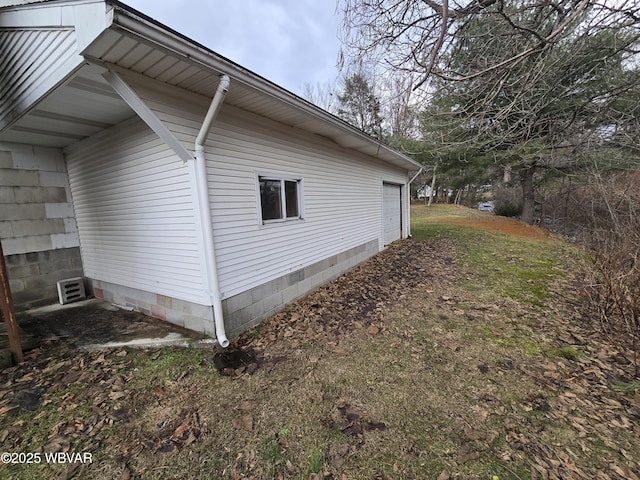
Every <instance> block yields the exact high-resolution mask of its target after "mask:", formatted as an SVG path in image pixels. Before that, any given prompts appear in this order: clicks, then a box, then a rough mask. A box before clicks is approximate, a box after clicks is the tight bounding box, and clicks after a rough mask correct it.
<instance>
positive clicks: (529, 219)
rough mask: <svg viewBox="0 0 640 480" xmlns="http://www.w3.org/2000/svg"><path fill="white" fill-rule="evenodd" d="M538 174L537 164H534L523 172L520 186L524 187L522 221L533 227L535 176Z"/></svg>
mask: <svg viewBox="0 0 640 480" xmlns="http://www.w3.org/2000/svg"><path fill="white" fill-rule="evenodd" d="M535 172H536V163H535V162H534V163H532V164H531V165H529V167H528V168H527V169H526V170H524V171H523V172H522V175H521V177H520V185H522V221H523V222H526V223H528V224H529V225H533V213H534V208H535V195H534V191H533V174H534V173H535Z"/></svg>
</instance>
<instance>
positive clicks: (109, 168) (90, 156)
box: [66, 119, 203, 303]
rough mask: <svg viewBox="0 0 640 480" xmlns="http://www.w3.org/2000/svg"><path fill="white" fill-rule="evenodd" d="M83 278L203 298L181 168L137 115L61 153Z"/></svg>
mask: <svg viewBox="0 0 640 480" xmlns="http://www.w3.org/2000/svg"><path fill="white" fill-rule="evenodd" d="M66 157H67V165H68V171H69V180H70V184H71V193H72V195H73V202H74V207H75V213H76V220H77V224H78V232H79V236H80V245H81V249H82V256H83V262H84V269H85V274H86V276H87V277H89V278H92V279H96V280H101V281H104V282H110V283H113V284H116V285H124V286H128V287H132V288H136V289H139V290H144V291H148V292H153V293H158V294H162V295H166V296H169V297H175V298H178V299H181V300H186V301H192V302H195V303H202V302H203V291H202V289H203V287H202V280H201V279H202V273H201V266H200V263H201V261H200V258H199V255H198V236H197V234H196V227H195V221H194V218H195V216H194V213H193V200H192V194H191V187H190V179H189V173H188V169H187V168H186V167H185V165H184V163H183V162H182V161H181V160H180V159H179V158H177V157H176V155H175V154H174V153H173V152H172V151H171V150H169V148H168V147H167V146H166V145H165V144H164V142H162V140H160V138H158V137H157V135H156V134H155V133H153V132H152V131H151V130H150V129H149V128H148V127H147V126H146V125H145V124H144V123H143V122H142V121H141V120H138V119H133V120H130V121H127V122H124V123H123V124H121V125H119V126H117V127H115V128H112V129H110V130H107V131H105V132H103V133H101V134H98V135H96V136H94V137H91V138H89V139H87V140H84V141H82V142H80V143H78V144H75V145H74V146H72V147H70V148H69V149H67V151H66Z"/></svg>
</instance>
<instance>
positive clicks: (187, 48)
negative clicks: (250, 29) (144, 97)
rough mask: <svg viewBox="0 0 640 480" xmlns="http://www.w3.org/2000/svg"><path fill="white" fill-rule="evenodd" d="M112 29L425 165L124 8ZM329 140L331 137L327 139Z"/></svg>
mask: <svg viewBox="0 0 640 480" xmlns="http://www.w3.org/2000/svg"><path fill="white" fill-rule="evenodd" d="M112 28H114V29H116V30H122V31H123V33H128V34H133V35H135V36H137V37H141V38H143V39H146V40H148V41H149V42H150V43H151V44H153V45H154V46H155V47H156V48H158V47H161V48H164V49H166V50H167V51H168V52H170V53H171V54H172V55H176V56H179V57H181V58H182V59H183V60H184V61H186V62H189V63H191V64H193V65H197V66H198V67H200V68H204V69H206V70H209V71H211V72H212V73H214V74H216V75H220V74H226V75H229V76H230V77H231V78H232V80H233V83H242V84H244V85H246V86H248V87H251V88H253V89H256V90H258V91H260V92H261V93H263V94H266V95H268V96H270V97H272V98H274V99H276V100H278V101H279V102H282V103H285V104H287V105H289V106H290V107H292V108H294V109H296V110H298V111H302V112H303V113H304V114H305V115H308V116H310V117H312V118H317V119H319V120H321V121H322V122H324V123H326V124H328V125H331V126H332V127H333V128H335V130H336V134H335V136H338V135H340V134H346V135H347V136H350V137H352V138H354V139H355V140H356V142H363V143H365V144H368V145H370V146H372V147H373V146H374V145H375V148H376V152H377V155H374V156H376V157H377V158H379V159H380V160H382V161H386V162H388V163H391V164H394V165H396V166H398V167H401V168H405V169H407V170H408V171H417V170H418V169H420V168H422V165H420V164H419V163H418V162H416V161H414V160H413V159H411V158H409V157H407V156H406V155H403V154H401V153H400V152H397V151H395V150H394V149H392V148H391V147H389V146H387V145H386V144H383V143H382V142H379V141H378V140H376V139H374V138H373V137H370V136H369V135H367V134H365V133H364V132H362V131H360V130H358V129H357V128H356V127H353V126H352V125H349V124H348V123H346V122H344V121H343V120H341V119H340V118H338V117H336V116H334V115H332V114H330V113H328V112H326V111H324V110H322V109H321V108H319V107H316V106H315V105H313V104H312V103H310V102H308V101H306V100H304V99H302V98H300V97H298V96H297V95H295V94H293V93H291V92H289V91H287V90H285V89H283V88H282V87H279V86H278V85H276V84H274V83H272V82H270V81H269V80H267V79H265V78H263V77H261V76H259V75H257V74H255V73H253V72H251V71H249V70H247V69H245V68H243V67H242V66H240V65H238V64H237V63H234V62H232V61H231V60H228V59H226V58H224V57H222V56H220V55H218V54H216V53H215V52H212V51H211V50H209V49H207V48H206V47H204V46H202V45H199V44H197V43H196V42H194V41H193V40H190V39H188V38H187V37H185V36H183V35H181V34H179V33H177V32H173V31H170V30H168V29H166V28H162V27H161V26H160V25H158V24H156V23H154V22H150V21H149V20H147V19H145V18H142V17H140V16H139V15H136V14H135V13H134V12H131V11H129V10H127V9H124V8H122V7H121V6H114V15H113V26H112ZM90 50H91V49H90V48H89V49H87V52H85V53H86V54H87V55H89V56H91V52H90ZM325 136H326V135H325ZM327 138H331V137H330V136H327ZM336 143H338V142H336ZM338 144H339V143H338Z"/></svg>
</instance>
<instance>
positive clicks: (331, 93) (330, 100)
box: [302, 82, 338, 115]
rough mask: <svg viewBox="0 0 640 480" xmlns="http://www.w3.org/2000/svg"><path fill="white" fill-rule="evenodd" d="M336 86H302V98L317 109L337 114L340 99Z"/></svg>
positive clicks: (319, 84)
mask: <svg viewBox="0 0 640 480" xmlns="http://www.w3.org/2000/svg"><path fill="white" fill-rule="evenodd" d="M335 92H336V85H335V83H333V82H324V83H315V84H312V83H304V84H303V85H302V97H303V98H304V99H306V100H308V101H309V102H311V103H313V104H314V105H316V106H317V107H320V108H322V109H323V110H326V111H327V112H329V113H333V114H334V115H335V114H336V113H337V105H338V98H337V95H336V93H335Z"/></svg>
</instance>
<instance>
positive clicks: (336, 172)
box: [208, 108, 406, 298]
mask: <svg viewBox="0 0 640 480" xmlns="http://www.w3.org/2000/svg"><path fill="white" fill-rule="evenodd" d="M209 145H210V148H209V156H208V158H209V160H210V161H209V191H210V198H211V204H212V211H213V221H214V238H215V242H216V251H217V254H218V267H219V275H220V283H221V285H222V289H223V297H225V298H226V297H230V296H232V295H234V294H237V293H239V292H242V291H244V290H247V289H249V288H252V287H254V286H256V285H260V284H262V283H265V282H267V281H270V280H273V279H276V278H278V277H281V276H283V275H286V274H288V273H290V272H294V271H297V270H299V269H302V268H304V267H306V266H308V265H311V264H313V263H315V262H318V261H320V260H322V259H325V258H328V257H331V256H333V255H336V254H339V253H342V252H345V251H347V250H350V249H353V248H355V247H357V246H359V245H363V244H366V243H368V242H370V241H371V240H375V239H377V240H378V245H379V248H382V245H383V239H382V225H381V218H382V210H381V209H382V203H381V189H382V182H383V181H393V182H398V183H401V182H403V181H406V174H403V172H401V171H399V170H395V169H393V168H391V167H388V166H385V165H383V164H381V163H378V162H376V161H372V159H370V158H366V157H364V156H363V155H359V154H355V153H354V152H349V151H346V150H344V149H341V148H340V147H338V146H336V145H335V144H333V143H332V142H330V141H326V140H324V139H321V138H319V137H316V136H313V135H308V134H305V133H304V132H302V131H300V130H296V129H292V128H291V127H286V126H283V125H280V124H277V123H275V122H270V121H268V120H266V119H264V118H261V117H257V116H253V115H250V114H248V113H246V112H243V111H240V110H237V109H233V108H226V109H224V110H223V113H222V114H221V115H220V118H219V121H218V122H217V123H216V125H215V127H214V129H213V131H212V135H211V140H210V142H209ZM269 172H275V173H291V174H294V175H299V176H301V177H302V179H303V189H304V198H303V204H304V220H303V221H294V222H285V223H274V224H267V225H262V222H261V221H260V212H259V210H258V205H259V204H258V201H257V193H258V192H257V189H256V175H257V173H269Z"/></svg>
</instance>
